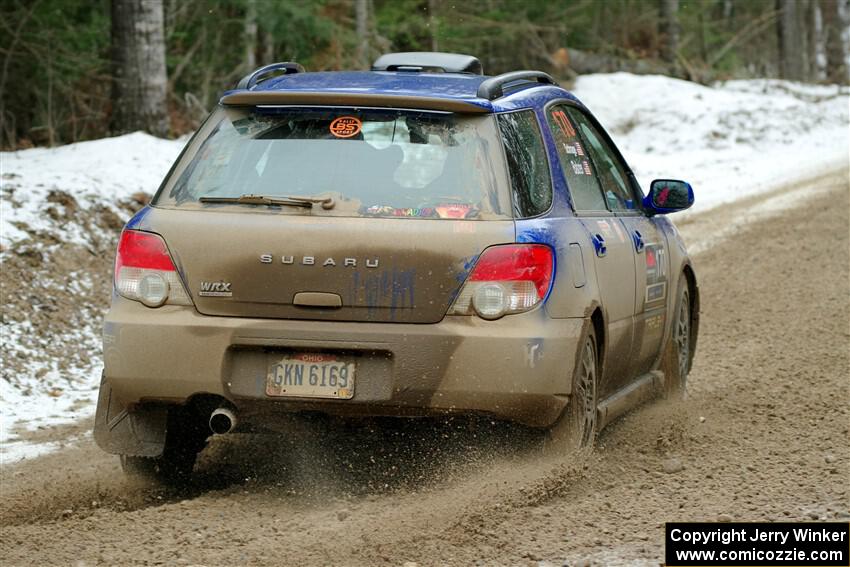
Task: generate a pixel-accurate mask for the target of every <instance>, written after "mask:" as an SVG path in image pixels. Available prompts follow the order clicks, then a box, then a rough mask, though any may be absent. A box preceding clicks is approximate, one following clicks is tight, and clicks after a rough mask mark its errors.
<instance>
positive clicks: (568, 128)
mask: <svg viewBox="0 0 850 567" xmlns="http://www.w3.org/2000/svg"><path fill="white" fill-rule="evenodd" d="M570 112H571V107H569V106H568V105H566V104H556V105H553V106H550V107H549V108H547V111H546V117H547V121H548V123H549V128H550V130H551V132H552V137H553V141H554V143H555V146H556V148H557V152H558V156H559V158H560V159H559V162H560V164H559V165H560V168H561V171H562V172H563V175H564V179H565V180H566V182H567V186H568V190H569V193H570V198H571V202H572V207H573V211H574V213H575V216H576V218H577V219H578V221H579V222H580V223H581V224H582V226H583V227H584V228H585V230H586V231H587V235H588V240H589V241H590V242H589V244H592V245H591V246H587V247H586V249H588V250H592V251H593V253H594V257H593V265H594V268H595V271H596V281H597V282H598V286H599V295H600V297H601V299H602V303H603V310H604V313H605V319H606V324H607V329H606V345H605V372H604V375H603V376H602V379H601V380H600V385H599V387H600V393H601V394H602V396H604V395H606V394H608V393H610V392H612V391H614V390H615V389H616V388H617V387H619V386H620V385H621V384H623V383H624V382H625V381H626V380H627V379H628V377H629V373H630V369H629V356H630V354H631V351H632V334H633V326H634V325H633V317H634V305H635V286H634V281H635V262H634V252H633V251H632V243H631V241H630V240H629V239H628V238H627V235H626V231H625V229H624V228H623V225H622V223H621V222H620V221H619V219H618V218H617V217H616V216H615V215H614V213H613V212H611V211H610V210H609V209H608V207H607V206H606V204H605V197H604V194H603V192H602V186H601V184H600V180H599V177H598V174H597V172H596V170H595V165H594V164H593V162H592V161H591V158H590V155H589V153H588V148H587V142H586V141H585V140H584V139H583V138H582V136H581V134H580V132H579V131H578V130H577V129H576V128H577V127H576V124H575V123H574V121H573V119H572V117H571V115H570Z"/></svg>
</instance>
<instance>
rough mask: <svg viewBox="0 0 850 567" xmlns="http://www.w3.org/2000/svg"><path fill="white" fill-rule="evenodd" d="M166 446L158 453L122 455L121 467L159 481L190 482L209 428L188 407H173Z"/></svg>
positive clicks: (142, 476)
mask: <svg viewBox="0 0 850 567" xmlns="http://www.w3.org/2000/svg"><path fill="white" fill-rule="evenodd" d="M167 427H168V429H167V431H166V435H165V446H164V447H163V450H162V455H160V456H158V457H136V456H131V455H121V456H120V457H121V468H122V470H123V471H124V473H125V474H126V475H127V476H130V477H136V478H142V479H145V480H148V481H154V482H158V483H160V484H166V485H174V486H179V485H182V484H185V483H187V482H188V480H189V478H190V476H191V474H192V469H193V468H194V467H195V460H196V459H197V457H198V453H200V452H201V451H202V450H203V448H204V446H205V445H206V440H207V437H208V436H209V435H208V432H207V430H206V428H205V427H204V425H203V422H202V421H200V420H199V419H198V416H196V415H195V412H194V411H192V410H191V409H189V408H182V407H174V408H171V409H170V410H169V412H168V426H167Z"/></svg>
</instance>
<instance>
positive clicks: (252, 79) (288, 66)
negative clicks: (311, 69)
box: [236, 61, 306, 89]
mask: <svg viewBox="0 0 850 567" xmlns="http://www.w3.org/2000/svg"><path fill="white" fill-rule="evenodd" d="M278 71H283V73H278ZM304 72H306V70H305V69H304V67H302V66H301V65H300V64H298V63H295V62H293V61H286V62H283V63H272V64H271V65H266V66H264V67H260V68H259V69H257V70H256V71H253V72H251V73H248V74H247V75H245V76H244V77H242V79H241V80H240V81H239V83H237V85H236V88H237V89H251V88H252V87H254V86H256V85H258V84H260V83H262V82H263V81H266V80H268V79H271V78H272V75H273V74H275V73H276V74H277V75H292V74H294V73H304Z"/></svg>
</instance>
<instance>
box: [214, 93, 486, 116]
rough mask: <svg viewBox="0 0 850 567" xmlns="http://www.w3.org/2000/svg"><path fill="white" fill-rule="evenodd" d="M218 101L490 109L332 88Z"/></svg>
mask: <svg viewBox="0 0 850 567" xmlns="http://www.w3.org/2000/svg"><path fill="white" fill-rule="evenodd" d="M219 102H221V104H223V105H226V106H288V105H292V106H356V107H373V108H374V107H378V108H397V109H405V110H436V111H441V112H457V113H460V114H486V113H488V112H492V108H490V107H489V105H481V104H475V103H474V102H472V101H465V100H457V99H450V98H437V97H428V96H407V95H391V94H368V93H347V92H333V91H315V92H310V91H286V90H280V91H278V90H268V91H245V90H241V91H230V92H228V93H225V94H224V96H223V97H221V100H220V101H219Z"/></svg>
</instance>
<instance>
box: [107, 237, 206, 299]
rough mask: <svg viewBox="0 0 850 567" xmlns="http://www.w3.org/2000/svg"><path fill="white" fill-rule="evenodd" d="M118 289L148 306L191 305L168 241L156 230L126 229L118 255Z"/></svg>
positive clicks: (129, 297) (116, 275)
mask: <svg viewBox="0 0 850 567" xmlns="http://www.w3.org/2000/svg"><path fill="white" fill-rule="evenodd" d="M115 290H116V291H117V292H118V293H119V294H121V295H122V296H124V297H126V298H127V299H132V300H134V301H141V302H142V303H144V304H145V305H147V306H148V307H159V306H160V305H163V304H165V303H169V304H174V305H192V301H191V299H189V294H187V293H186V289H185V288H184V287H183V282H181V281H180V276H178V275H177V270H176V269H175V268H174V262H172V261H171V256H170V255H169V254H168V248H167V247H166V246H165V241H164V240H163V239H162V237H161V236H159V235H157V234H151V233H150V232H140V231H138V230H125V231H124V232H122V233H121V241H120V242H119V243H118V254H117V255H116V256H115Z"/></svg>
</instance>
